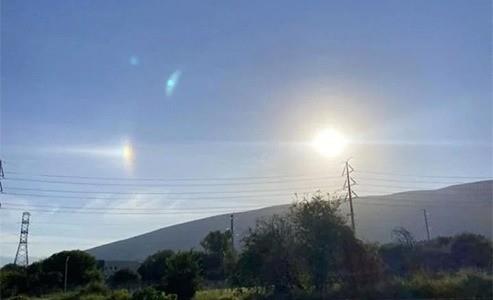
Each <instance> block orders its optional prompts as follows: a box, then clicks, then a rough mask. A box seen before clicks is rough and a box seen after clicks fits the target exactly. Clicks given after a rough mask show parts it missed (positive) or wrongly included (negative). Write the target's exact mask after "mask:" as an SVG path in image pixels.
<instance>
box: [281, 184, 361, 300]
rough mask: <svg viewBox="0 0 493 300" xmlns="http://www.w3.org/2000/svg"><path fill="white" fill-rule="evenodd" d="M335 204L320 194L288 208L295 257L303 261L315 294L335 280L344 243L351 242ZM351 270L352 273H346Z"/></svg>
mask: <svg viewBox="0 0 493 300" xmlns="http://www.w3.org/2000/svg"><path fill="white" fill-rule="evenodd" d="M339 204H340V203H339V202H338V201H334V200H332V199H330V197H329V195H327V196H325V195H322V194H320V193H317V194H315V195H313V196H312V197H311V198H304V199H303V200H302V201H299V202H298V203H296V204H294V205H293V206H292V207H291V211H290V218H291V219H292V220H293V224H294V227H295V232H296V241H297V248H298V256H299V257H300V258H301V259H302V260H303V262H304V265H305V267H306V270H307V273H308V275H309V277H310V279H311V283H312V284H313V286H314V288H315V289H316V290H317V291H318V292H322V293H324V292H325V289H326V286H327V284H328V283H329V279H330V281H331V282H334V281H336V280H339V276H338V274H339V273H340V272H341V271H343V270H345V268H344V266H343V259H344V257H345V248H344V245H345V244H349V243H350V242H354V240H355V238H354V235H353V232H352V230H351V229H350V228H349V227H348V226H347V225H346V221H345V218H344V217H342V216H341V215H340V214H339V213H338V209H339ZM350 271H352V270H350Z"/></svg>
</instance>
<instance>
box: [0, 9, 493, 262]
mask: <svg viewBox="0 0 493 300" xmlns="http://www.w3.org/2000/svg"><path fill="white" fill-rule="evenodd" d="M1 5H2V6H1V91H0V93H1V94H0V96H1V115H0V116H1V120H0V121H1V128H0V134H1V136H0V155H1V158H2V160H3V161H4V162H5V166H4V167H5V171H6V173H7V177H9V176H10V177H11V178H12V177H14V178H15V177H16V176H17V177H18V178H31V179H32V178H36V177H32V176H31V175H33V174H34V175H36V174H62V175H74V176H102V177H125V178H141V177H146V178H147V177H153V178H154V177H158V178H212V177H252V176H259V177H262V176H277V175H279V174H288V175H296V176H298V175H307V176H308V175H313V174H315V175H317V176H320V174H324V175H326V176H334V177H335V176H338V175H340V172H341V164H340V162H341V161H343V160H344V159H346V158H348V157H353V165H354V166H355V168H356V170H361V171H362V172H364V171H365V170H367V171H378V172H395V173H399V174H400V173H402V174H424V175H439V176H463V177H466V178H464V180H458V179H457V178H456V179H454V180H457V181H472V180H474V178H473V177H478V178H479V177H491V176H492V174H493V171H492V165H493V161H492V146H491V145H492V142H493V140H492V129H491V128H492V127H493V126H492V125H493V124H492V101H491V99H492V91H491V79H492V78H491V25H492V24H491V2H490V1H480V0H474V1H448V0H447V1H445V0H442V1H437V0H435V1H310V2H305V1H246V2H242V3H238V2H233V1H141V2H137V1H14V0H10V1H9V0H4V1H2V2H1ZM170 79H171V80H170ZM170 89H171V90H170ZM325 127H334V128H337V129H338V130H339V131H341V132H343V133H344V134H345V135H346V136H347V137H348V139H349V140H350V141H351V143H350V145H349V146H348V147H347V149H346V151H345V152H344V153H343V154H342V155H341V156H339V157H334V158H326V157H321V156H319V155H317V153H315V152H314V151H313V149H311V148H310V147H308V146H307V145H306V142H307V141H308V140H310V139H311V137H312V136H313V135H314V134H315V132H317V130H319V129H321V128H325ZM126 143H128V144H130V145H131V146H132V148H133V151H134V159H133V162H132V164H131V166H130V165H129V164H128V163H125V161H124V159H122V157H121V156H120V155H119V154H118V151H119V150H121V148H122V147H123V145H125V144H126ZM115 153H116V154H115ZM9 172H14V174H9ZM15 172H17V173H18V174H17V175H16V174H15ZM355 174H356V175H355V177H356V178H358V176H359V179H360V182H361V184H360V186H359V188H360V190H359V192H360V193H361V194H363V195H364V194H375V193H386V192H393V191H399V190H402V189H403V188H395V187H389V186H381V187H373V188H372V187H371V186H369V185H365V179H368V180H369V181H368V182H370V181H371V180H372V179H373V180H374V181H377V180H376V179H375V178H371V176H370V175H368V174H366V175H365V174H364V173H363V174H357V173H355ZM365 176H366V177H365ZM38 179H40V178H39V177H38ZM41 179H46V178H44V177H41ZM442 179H443V178H442ZM93 181H95V180H93ZM442 181H443V184H442V183H440V182H439V183H436V184H435V183H429V184H427V183H425V184H417V183H416V184H412V186H411V187H416V188H421V187H423V188H433V187H438V186H443V185H446V183H447V184H448V183H452V182H451V181H452V180H449V181H446V180H442ZM445 181H446V182H445ZM132 182H133V181H132ZM134 183H135V182H134ZM341 184H342V179H341V180H340V182H339V181H337V180H335V181H334V182H330V183H329V182H327V184H325V183H321V182H317V184H315V185H316V186H317V187H319V188H322V189H324V190H327V191H333V190H334V189H336V188H338V187H340V185H341ZM387 184H388V183H387ZM408 185H409V184H408ZM3 186H4V188H5V191H6V192H7V194H5V195H1V196H2V197H1V198H2V200H1V201H2V202H3V203H5V202H6V203H18V204H19V205H20V204H22V205H24V206H26V209H27V208H29V205H54V206H57V205H62V206H63V205H72V206H73V205H79V206H84V207H106V208H108V210H111V209H113V208H115V207H117V206H118V207H120V208H133V207H143V208H145V207H163V208H170V209H171V208H173V209H176V210H177V211H179V212H177V213H172V214H169V215H159V216H156V215H144V216H142V215H132V216H128V215H112V214H107V215H106V214H101V215H90V214H86V215H81V214H67V213H65V214H64V213H60V212H58V213H57V212H56V211H55V210H53V211H50V212H35V210H36V207H31V210H32V211H33V216H32V219H33V228H32V241H33V245H32V247H31V249H32V250H31V253H32V255H33V256H46V255H48V254H50V253H52V252H53V251H58V250H61V249H64V248H66V247H76V248H77V247H79V248H87V247H89V246H93V245H97V244H98V243H101V242H104V241H112V240H115V239H119V238H123V237H127V236H131V235H133V234H137V233H141V232H144V231H146V230H150V229H153V228H159V227H161V226H164V225H168V224H174V223H177V222H183V221H186V220H190V219H194V218H197V217H202V216H208V215H213V214H216V213H217V212H216V211H214V212H213V211H212V208H213V207H219V206H220V207H221V208H220V209H218V210H220V211H231V210H238V208H239V207H240V206H241V205H251V206H265V205H269V204H276V203H286V202H289V201H290V198H289V197H287V196H281V197H278V198H272V199H265V198H264V199H262V200H248V201H243V202H241V203H240V200H231V199H222V198H221V196H217V199H203V200H202V201H201V202H200V204H197V202H196V201H195V202H194V201H189V200H180V199H179V198H180V197H181V196H174V195H165V198H166V199H165V200H166V201H164V200H163V199H157V197H153V198H152V199H150V197H148V195H146V194H142V193H145V191H148V190H152V191H157V190H159V191H162V190H163V188H162V187H159V188H157V187H152V188H150V187H148V186H146V187H142V186H138V187H126V186H109V187H108V186H89V187H88V186H78V185H67V184H56V183H46V182H32V181H19V180H18V181H16V180H9V179H8V178H7V179H6V180H4V181H3ZM264 186H265V185H264ZM298 186H299V185H298ZM303 186H304V187H306V186H307V185H306V184H304V185H303ZM12 187H14V188H31V189H59V190H67V189H68V190H78V191H81V190H84V189H85V190H86V191H87V190H91V191H93V192H101V194H100V195H99V197H110V198H111V197H114V196H108V195H106V194H104V193H103V192H107V191H110V192H111V191H113V192H115V191H117V192H122V191H124V192H129V193H130V192H133V193H135V194H136V195H135V196H131V197H127V198H125V199H124V200H121V199H119V200H114V201H109V202H108V201H100V200H94V199H93V200H90V199H86V200H84V199H77V200H74V199H71V200H70V201H69V200H68V199H62V198H58V199H52V198H39V197H38V198H36V197H29V196H16V195H9V194H8V193H9V192H12V191H13V190H9V188H12ZM251 188H252V189H254V188H256V189H260V187H259V186H253V187H251ZM269 188H271V189H276V188H278V189H281V188H282V189H286V184H284V185H282V184H279V185H270V186H269ZM288 188H293V189H295V190H296V191H303V190H298V189H297V186H288ZM247 189H248V188H239V187H234V188H233V187H231V188H228V187H209V186H205V187H201V188H199V187H194V188H191V187H186V188H183V187H169V188H166V189H165V191H171V192H173V191H174V192H176V193H185V192H189V191H195V192H197V193H199V192H200V191H218V190H221V191H232V192H234V191H236V190H247ZM408 189H411V188H408ZM293 192H294V191H293ZM34 193H38V194H39V192H36V191H35V192H34ZM45 194H47V195H53V194H50V193H45ZM58 195H62V196H63V195H67V194H63V193H59V194H58ZM96 198H97V197H96ZM120 198H121V197H120ZM212 198H213V197H212ZM198 207H200V209H199V208H198ZM202 207H209V209H202ZM225 207H226V208H225ZM195 208H196V209H198V210H199V211H198V212H194V213H193V214H191V213H187V212H186V210H187V209H195ZM38 209H39V207H38ZM180 210H182V211H181V212H180ZM0 214H1V215H0V217H1V220H2V234H4V235H5V237H6V240H8V243H3V244H2V249H1V250H2V253H1V255H4V256H11V255H13V253H15V247H16V245H15V243H16V242H17V232H18V227H19V225H18V224H17V223H18V221H19V220H20V214H21V212H20V211H15V210H8V205H4V206H3V208H2V210H1V211H0ZM57 224H59V225H57ZM70 224H72V225H70ZM94 224H106V225H107V226H106V227H105V230H104V231H102V230H101V229H100V228H99V227H98V226H96V225H94ZM122 224H123V225H122ZM81 225H82V226H81ZM120 225H121V226H120ZM62 228H68V229H67V230H62ZM61 237H63V238H61Z"/></svg>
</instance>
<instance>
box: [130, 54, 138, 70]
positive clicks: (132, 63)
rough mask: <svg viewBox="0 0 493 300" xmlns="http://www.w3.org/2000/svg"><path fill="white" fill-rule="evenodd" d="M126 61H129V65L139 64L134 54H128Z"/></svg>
mask: <svg viewBox="0 0 493 300" xmlns="http://www.w3.org/2000/svg"><path fill="white" fill-rule="evenodd" d="M128 62H129V63H130V65H132V66H134V67H136V66H138V65H139V64H140V60H139V57H138V56H135V55H132V56H130V58H129V59H128Z"/></svg>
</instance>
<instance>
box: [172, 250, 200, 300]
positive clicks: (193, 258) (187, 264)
mask: <svg viewBox="0 0 493 300" xmlns="http://www.w3.org/2000/svg"><path fill="white" fill-rule="evenodd" d="M198 258H199V256H198V255H197V254H196V253H194V252H192V251H189V252H177V253H175V254H174V255H172V256H170V257H168V259H166V268H167V274H166V276H165V284H164V286H165V291H166V292H167V293H170V294H176V295H178V299H180V300H188V299H192V297H193V296H194V295H195V292H196V291H197V288H198V286H199V281H200V272H201V270H200V266H199V259H198Z"/></svg>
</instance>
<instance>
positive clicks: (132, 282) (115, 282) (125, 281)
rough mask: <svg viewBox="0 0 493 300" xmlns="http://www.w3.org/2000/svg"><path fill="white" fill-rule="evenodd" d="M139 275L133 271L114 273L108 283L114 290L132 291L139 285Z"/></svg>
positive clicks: (125, 270)
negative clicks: (124, 289)
mask: <svg viewBox="0 0 493 300" xmlns="http://www.w3.org/2000/svg"><path fill="white" fill-rule="evenodd" d="M139 280H140V278H139V275H138V274H137V273H135V272H134V271H132V270H129V269H122V270H118V271H116V272H115V273H113V274H112V275H111V276H110V277H109V278H108V283H109V284H110V286H111V287H113V288H126V289H132V288H135V287H137V286H138V285H139Z"/></svg>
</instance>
